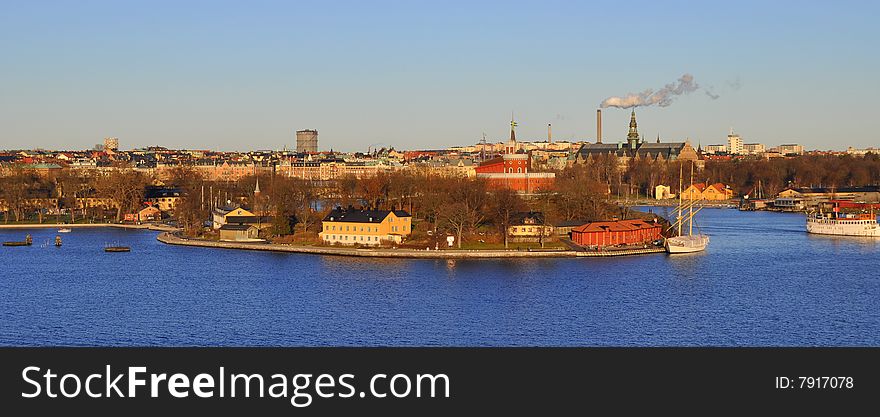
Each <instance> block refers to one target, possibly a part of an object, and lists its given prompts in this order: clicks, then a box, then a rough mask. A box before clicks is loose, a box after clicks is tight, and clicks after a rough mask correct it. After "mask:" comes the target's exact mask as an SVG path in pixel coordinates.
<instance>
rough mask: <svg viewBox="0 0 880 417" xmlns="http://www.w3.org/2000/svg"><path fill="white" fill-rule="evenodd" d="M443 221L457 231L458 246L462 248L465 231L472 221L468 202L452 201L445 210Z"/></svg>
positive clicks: (454, 231)
mask: <svg viewBox="0 0 880 417" xmlns="http://www.w3.org/2000/svg"><path fill="white" fill-rule="evenodd" d="M441 216H442V219H443V223H444V224H446V225H447V227H449V228H450V229H451V230H452V231H453V233H455V236H456V241H457V244H458V248H459V249H461V240H462V237H463V236H464V231H465V229H467V227H468V225H469V224H470V222H471V214H470V209H469V208H468V206H467V204H465V203H464V202H461V201H457V202H455V203H452V204H450V205H448V206H446V208H445V209H444V210H443V213H442V215H441Z"/></svg>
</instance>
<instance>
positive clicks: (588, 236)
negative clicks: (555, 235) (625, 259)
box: [571, 219, 663, 246]
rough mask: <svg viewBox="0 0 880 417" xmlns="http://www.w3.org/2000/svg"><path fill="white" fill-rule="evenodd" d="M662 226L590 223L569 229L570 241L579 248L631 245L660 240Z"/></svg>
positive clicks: (632, 221) (623, 222) (650, 223)
mask: <svg viewBox="0 0 880 417" xmlns="http://www.w3.org/2000/svg"><path fill="white" fill-rule="evenodd" d="M662 232H663V226H661V225H660V224H659V223H657V222H654V221H650V222H649V221H645V220H641V219H638V220H615V221H607V222H592V223H587V224H585V225H582V226H578V227H575V228H574V229H571V240H572V241H574V243H577V244H578V245H581V246H613V245H621V244H623V245H632V244H638V243H646V242H652V241H654V240H657V239H660V237H661V233H662Z"/></svg>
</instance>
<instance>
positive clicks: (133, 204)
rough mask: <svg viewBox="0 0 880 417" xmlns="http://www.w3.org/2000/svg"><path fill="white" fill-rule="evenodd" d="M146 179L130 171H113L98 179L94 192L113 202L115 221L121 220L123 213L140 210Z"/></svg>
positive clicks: (123, 169) (121, 169)
mask: <svg viewBox="0 0 880 417" xmlns="http://www.w3.org/2000/svg"><path fill="white" fill-rule="evenodd" d="M148 183H149V181H148V178H147V177H146V176H145V175H144V174H142V173H140V172H138V171H134V170H131V169H125V168H120V169H115V170H112V171H110V172H109V173H107V174H106V175H104V176H101V177H98V178H97V180H96V182H95V190H96V192H97V194H98V196H100V197H102V198H107V199H110V200H111V201H113V205H114V206H115V208H116V221H117V222H119V221H121V220H122V213H123V211H126V212H130V211H132V210H135V209H138V208H140V205H141V202H142V201H143V198H144V187H146V186H147V184H148Z"/></svg>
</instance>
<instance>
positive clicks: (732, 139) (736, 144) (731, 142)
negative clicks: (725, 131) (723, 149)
mask: <svg viewBox="0 0 880 417" xmlns="http://www.w3.org/2000/svg"><path fill="white" fill-rule="evenodd" d="M727 152H728V153H731V154H734V155H742V154H743V140H742V138H741V137H739V135H737V134H734V133H733V128H731V129H730V134H729V135H727Z"/></svg>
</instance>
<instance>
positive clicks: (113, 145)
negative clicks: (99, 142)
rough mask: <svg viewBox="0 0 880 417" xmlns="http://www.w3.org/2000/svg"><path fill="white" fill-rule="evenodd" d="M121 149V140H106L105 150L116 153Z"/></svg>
mask: <svg viewBox="0 0 880 417" xmlns="http://www.w3.org/2000/svg"><path fill="white" fill-rule="evenodd" d="M118 149H119V138H104V150H111V151H115V150H118Z"/></svg>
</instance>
